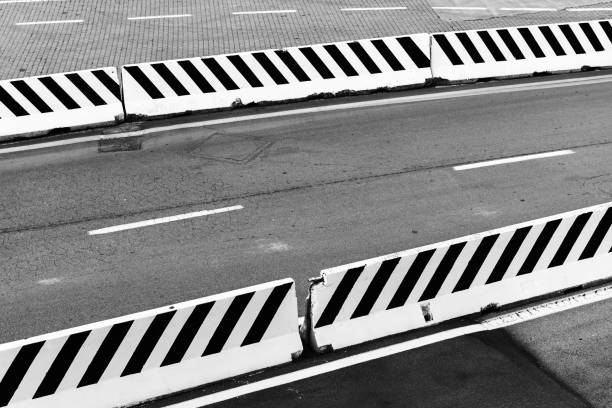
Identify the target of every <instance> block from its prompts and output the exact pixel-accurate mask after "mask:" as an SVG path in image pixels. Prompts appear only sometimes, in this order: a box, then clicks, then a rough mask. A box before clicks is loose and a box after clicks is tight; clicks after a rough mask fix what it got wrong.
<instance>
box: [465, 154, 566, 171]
mask: <svg viewBox="0 0 612 408" xmlns="http://www.w3.org/2000/svg"><path fill="white" fill-rule="evenodd" d="M574 153H575V152H574V151H573V150H557V151H554V152H546V153H537V154H528V155H525V156H515V157H507V158H505V159H497V160H489V161H483V162H478V163H470V164H462V165H460V166H454V167H453V169H454V170H455V171H461V170H471V169H478V168H480V167H489V166H497V165H500V164H508V163H517V162H523V161H527V160H536V159H546V158H549V157H556V156H565V155H568V154H574Z"/></svg>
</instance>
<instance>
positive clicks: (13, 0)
mask: <svg viewBox="0 0 612 408" xmlns="http://www.w3.org/2000/svg"><path fill="white" fill-rule="evenodd" d="M50 1H63V0H1V1H0V4H14V3H47V2H50Z"/></svg>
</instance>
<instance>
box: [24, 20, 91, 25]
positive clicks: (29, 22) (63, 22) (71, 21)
mask: <svg viewBox="0 0 612 408" xmlns="http://www.w3.org/2000/svg"><path fill="white" fill-rule="evenodd" d="M82 22H83V20H56V21H27V22H22V23H15V25H18V26H29V25H40V24H74V23H82Z"/></svg>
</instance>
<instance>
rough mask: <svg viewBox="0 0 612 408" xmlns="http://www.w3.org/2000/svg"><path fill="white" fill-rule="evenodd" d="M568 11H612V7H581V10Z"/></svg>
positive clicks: (572, 9)
mask: <svg viewBox="0 0 612 408" xmlns="http://www.w3.org/2000/svg"><path fill="white" fill-rule="evenodd" d="M565 10H566V11H612V7H581V8H568V9H565Z"/></svg>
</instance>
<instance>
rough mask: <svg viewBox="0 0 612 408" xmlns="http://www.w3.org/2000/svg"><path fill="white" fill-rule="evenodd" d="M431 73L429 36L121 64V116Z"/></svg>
mask: <svg viewBox="0 0 612 408" xmlns="http://www.w3.org/2000/svg"><path fill="white" fill-rule="evenodd" d="M430 78H431V70H430V59H429V35H428V34H416V35H410V36H403V37H387V38H379V39H370V40H361V41H351V42H340V43H333V44H319V45H311V46H304V47H292V48H287V49H283V50H264V51H256V52H244V53H239V54H231V55H229V54H228V55H216V56H210V57H203V58H190V59H184V60H175V61H161V62H155V63H146V64H137V65H129V66H125V67H123V68H122V79H123V92H124V98H125V99H124V101H125V109H126V113H127V114H128V115H139V116H160V115H169V114H176V113H182V112H189V111H200V110H208V109H218V108H228V107H231V106H233V105H236V104H249V103H252V102H265V101H284V100H293V99H300V98H305V97H308V96H311V95H316V94H322V93H331V94H335V93H338V92H341V91H346V90H350V91H364V90H376V89H378V88H385V87H389V88H394V87H402V86H409V85H419V84H420V85H423V84H425V82H426V81H427V80H428V79H430Z"/></svg>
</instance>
